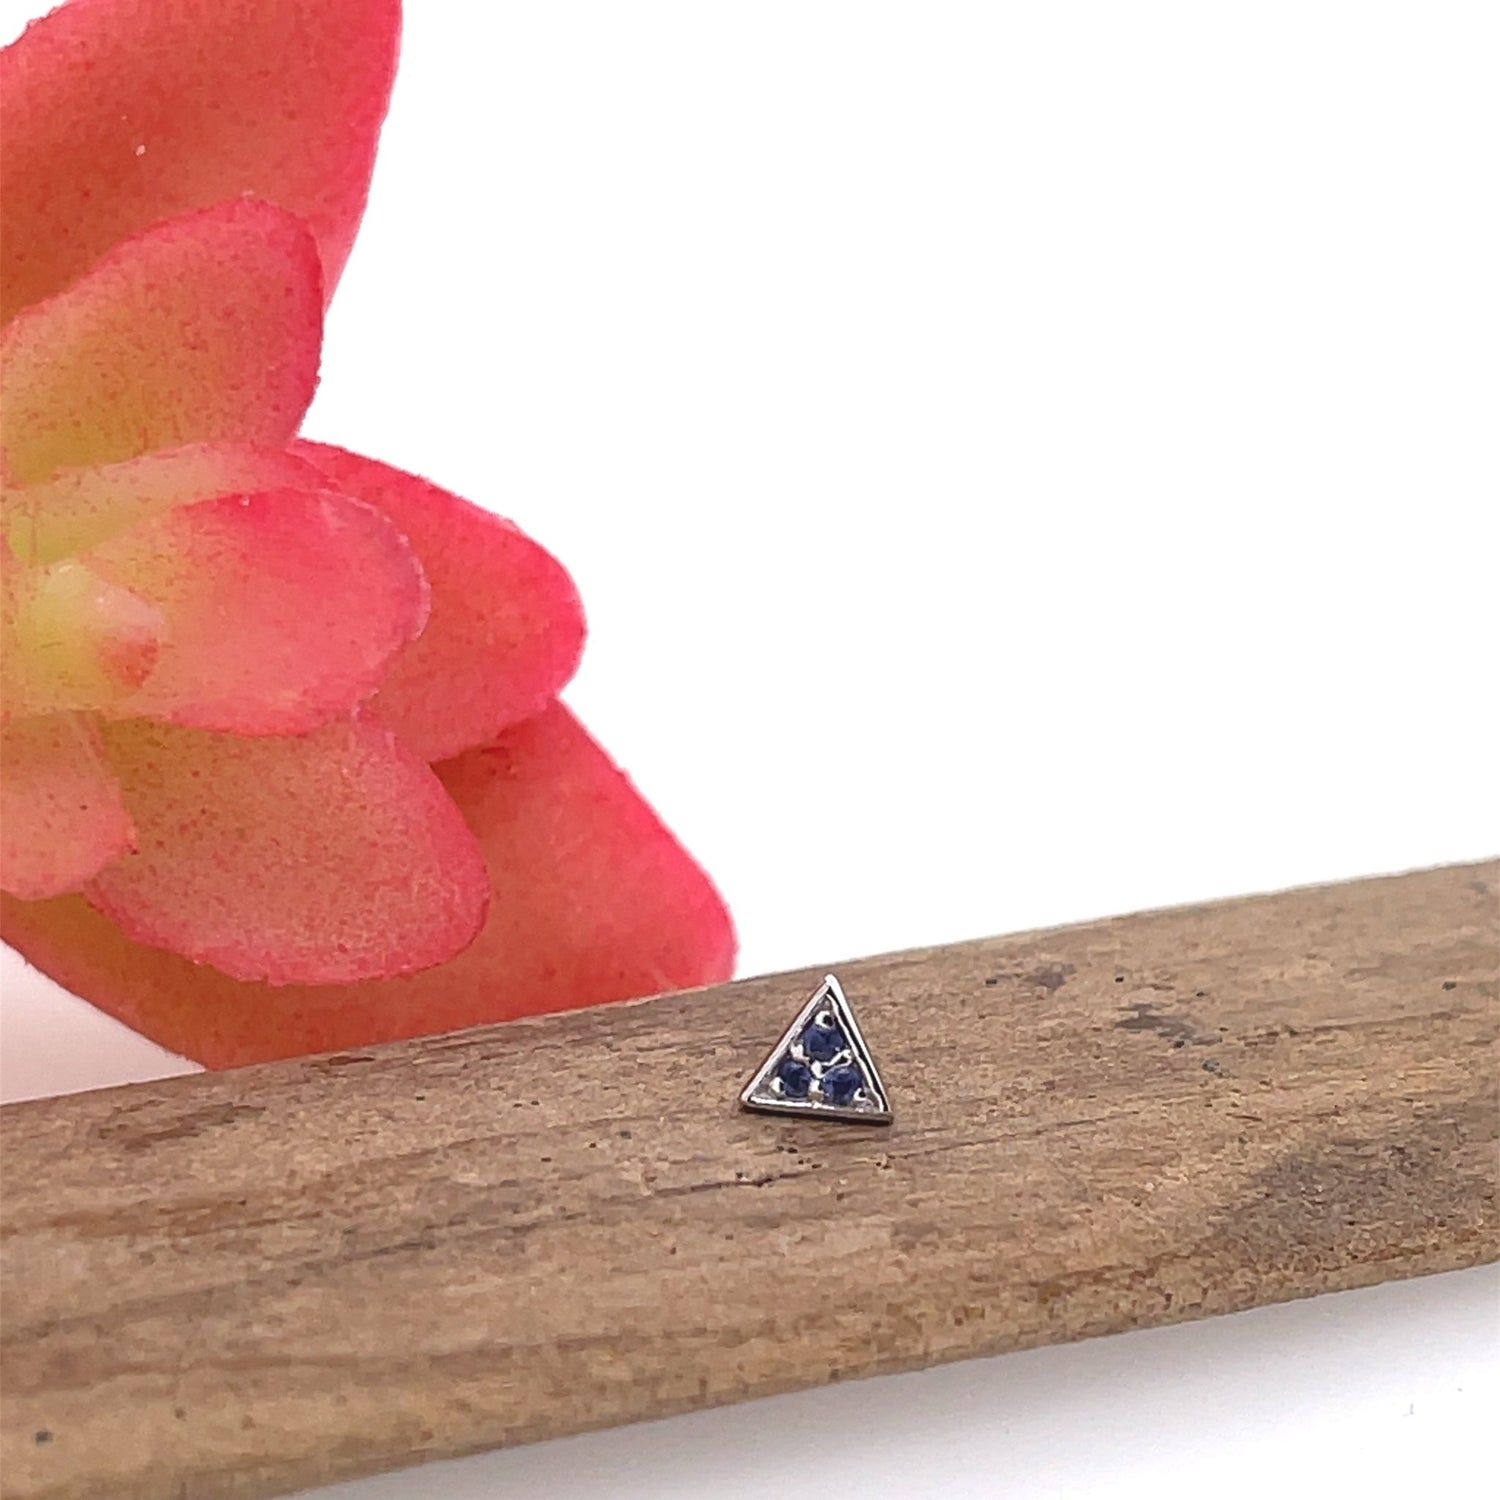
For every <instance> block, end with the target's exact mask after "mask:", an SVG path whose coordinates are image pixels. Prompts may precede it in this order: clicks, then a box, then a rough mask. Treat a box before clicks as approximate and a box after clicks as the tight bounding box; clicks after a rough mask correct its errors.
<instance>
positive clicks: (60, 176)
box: [0, 0, 400, 318]
mask: <svg viewBox="0 0 1500 1500" xmlns="http://www.w3.org/2000/svg"><path fill="white" fill-rule="evenodd" d="M399 26H400V5H399V0H200V3H184V0H73V3H72V4H69V5H65V6H63V7H62V8H61V9H59V10H55V11H53V13H52V14H51V15H49V16H47V17H46V18H45V19H43V20H41V21H37V22H34V23H33V24H32V25H31V26H29V27H28V28H27V30H26V33H25V35H23V36H22V37H21V38H20V40H19V41H17V42H16V43H14V44H13V45H12V46H10V47H8V48H6V50H5V52H4V54H3V56H0V139H3V140H4V142H5V147H4V152H3V155H0V203H3V204H4V218H3V228H0V316H3V317H4V318H9V317H11V316H12V315H13V314H14V313H15V312H16V311H17V310H18V309H20V308H22V307H24V306H26V305H28V304H29V303H33V302H38V301H40V300H41V299H42V298H44V297H50V296H53V295H55V294H56V293H57V292H59V291H60V290H62V288H63V287H65V286H66V285H68V283H69V282H71V281H73V280H74V279H75V278H77V277H78V276H80V275H82V274H83V272H84V271H86V270H87V269H88V267H89V266H90V265H92V264H93V262H94V261H95V260H97V259H98V258H99V256H101V255H103V254H104V253H105V251H107V250H108V249H109V248H110V247H111V246H112V245H115V244H117V243H118V242H119V241H121V240H123V239H128V238H129V237H130V236H131V235H134V234H138V233H139V232H140V231H141V230H143V229H146V228H148V227H149V226H150V225H152V224H155V223H157V222H158V221H160V220H162V219H167V218H172V217H174V216H176V215H178V214H183V213H188V212H191V211H192V210H194V209H200V208H207V207H208V206H209V205H210V204H214V203H218V202H221V201H222V200H225V199H229V198H239V197H243V196H246V195H254V196H255V197H258V198H266V199H269V200H271V201H273V202H276V203H280V204H282V205H283V206H284V207H285V208H287V209H289V210H290V211H291V212H292V213H294V214H297V215H298V216H299V217H301V218H303V219H305V220H306V221H307V223H308V224H309V225H310V226H311V228H312V230H313V233H314V234H315V235H316V236H317V240H318V248H319V250H320V251H321V252H322V257H323V266H324V271H325V273H326V284H327V287H328V289H329V290H330V291H331V290H332V288H333V286H334V283H335V282H336V281H337V279H338V275H339V271H340V270H341V269H342V267H343V264H344V260H345V258H346V257H347V255H348V253H349V246H350V244H351V243H352V242H353V239H354V232H355V229H356V228H357V227H358V225H359V218H360V214H361V213H362V212H363V209H364V202H365V193H366V191H367V189H368V186H369V180H370V167H371V164H372V162H373V160H374V156H375V140H376V136H377V134H378V132H379V129H380V122H381V120H382V119H383V118H384V116H385V109H386V101H387V98H388V96H389V93H390V86H391V78H392V75H393V73H394V70H395V63H396V41H397V33H398V30H399Z"/></svg>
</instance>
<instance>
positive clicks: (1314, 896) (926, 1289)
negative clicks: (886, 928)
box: [0, 865, 1500, 1500]
mask: <svg viewBox="0 0 1500 1500" xmlns="http://www.w3.org/2000/svg"><path fill="white" fill-rule="evenodd" d="M1497 889H1500V873H1497V867H1496V866H1494V865H1489V866H1472V867H1464V868H1448V869H1441V870H1433V871H1427V872H1423V873H1419V874H1413V875H1405V876H1401V877H1397V878H1393V879H1385V880H1371V881H1363V882H1358V883H1354V884H1348V885H1340V886H1331V887H1326V888H1321V889H1315V890H1305V891H1296V892H1292V893H1289V894H1285V895H1278V896H1270V897H1258V898H1254V899H1251V900H1245V901H1236V902H1230V903H1226V904H1222V905H1214V906H1205V907H1196V908H1190V909H1185V910H1178V911H1168V912H1160V913H1151V914H1147V915H1143V916H1135V917H1128V918H1123V919H1120V920H1116V921H1108V922H1097V923H1093V924H1090V925H1087V926H1081V927H1073V928H1067V929H1062V930H1057V931H1049V932H1042V933H1033V934H1028V935H1025V936H1020V937H1009V938H999V939H994V940H991V941H985V942H976V943H968V944H963V945H959V946H956V947H950V948H941V949H933V950H930V951H926V952H917V953H907V954H901V955H897V956H894V957H887V958H877V959H870V960H865V961H862V962H857V963H849V964H842V965H839V966H838V972H839V974H840V977H841V978H842V979H843V981H844V985H845V988H846V990H847V991H848V993H849V997H850V1000H851V1002H852V1003H853V1004H854V1006H855V1008H856V1011H857V1013H858V1014H859V1016H860V1019H861V1021H862V1022H863V1025H864V1029H865V1033H866V1036H867V1038H868V1040H869V1042H870V1045H871V1047H872V1048H873V1049H874V1051H875V1054H876V1057H877V1060H878V1061H879V1063H880V1065H881V1068H882V1071H883V1072H884V1074H885V1077H886V1082H887V1084H888V1086H889V1087H890V1089H891V1093H892V1099H893V1105H894V1108H895V1110H896V1124H895V1126H894V1127H893V1128H891V1129H889V1130H882V1129H879V1128H876V1127H864V1126H841V1125H836V1124H827V1123H818V1122H814V1121H807V1120H795V1119H778V1118H773V1117H768V1116H764V1115H749V1114H742V1113H740V1112H739V1111H738V1110H737V1109H736V1108H735V1107H734V1101H735V1095H736V1093H737V1091H738V1089H739V1087H740V1085H741V1084H742V1082H743V1080H744V1078H745V1077H746V1076H747V1075H748V1073H749V1072H750V1070H751V1069H752V1068H753V1067H754V1066H755V1064H756V1063H757V1062H758V1061H759V1060H760V1058H761V1056H762V1054H763V1051H764V1049H765V1048H766V1047H767V1045H769V1043H770V1041H772V1040H773V1039H774V1038H775V1036H776V1035H777V1033H778V1031H779V1029H780V1028H781V1027H782V1026H783V1025H784V1024H785V1022H786V1020H787V1018H788V1017H789V1016H790V1014H791V1013H792V1012H793V1011H794V1010H795V1008H796V1007H797V1005H798V1004H799V1003H800V1002H801V1000H802V999H803V998H804V996H805V994H806V993H807V992H808V990H809V989H810V987H811V985H812V984H813V983H814V982H815V981H816V979H817V978H819V977H821V971H818V972H813V971H808V972H806V973H799V974H795V975H790V976H782V977H778V978H767V979H755V980H747V981H744V982H741V983H738V984H734V985H729V986H725V987H723V988H720V989H717V990H715V991H712V992H700V993H695V994H687V995H679V996H669V997H665V998H661V999H656V1000H650V1001H645V1002H641V1003H637V1004H631V1005H623V1006H614V1007H611V1008H608V1009H604V1010H596V1011H590V1012H578V1013H574V1014H571V1015H564V1016H555V1017H548V1018H542V1019H538V1020H535V1021H523V1022H515V1023H512V1024H510V1025H507V1026H501V1027H494V1028H488V1029H483V1030H477V1031H471V1032H466V1033H463V1034H459V1035H451V1036H441V1037H435V1038H430V1039H427V1040H422V1041H414V1042H407V1043H401V1044H398V1045H395V1046H390V1047H384V1048H377V1049H372V1050H370V1051H367V1052H366V1051H361V1052H354V1053H348V1054H340V1055H333V1056H326V1057H319V1058H311V1059H306V1060H302V1061H298V1062H292V1063H278V1064H272V1065H268V1066H262V1067H255V1068H246V1069H243V1070H240V1071H237V1072H230V1073H221V1074H216V1075H205V1076H202V1077H194V1078H182V1079H173V1080H171V1081H169V1082H164V1083H159V1084H151V1085H138V1086H134V1087H130V1088H124V1089H116V1090H110V1091H107V1092H101V1093H96V1094H89V1095H79V1096H74V1097H71V1098H63V1099H57V1100H47V1101H42V1102H35V1103H28V1104H19V1105H14V1106H11V1107H10V1108H8V1109H6V1110H4V1111H3V1112H0V1152H3V1154H0V1164H3V1173H4V1177H3V1192H4V1226H3V1227H4V1235H5V1243H4V1254H3V1280H0V1320H3V1321H0V1379H3V1398H4V1401H3V1436H0V1458H3V1479H4V1494H5V1495H6V1497H8V1500H36V1497H68V1500H92V1497H96V1496H97V1497H109V1500H132V1497H143V1496H149V1497H162V1500H168V1497H170V1500H206V1497H222V1496H232V1497H246V1496H265V1495H272V1494H276V1493H279V1492H284V1491H287V1490H291V1489H295V1488H298V1487H301V1486H304V1485H311V1484H314V1483H317V1482H320V1481H326V1480H332V1479H337V1478H347V1477H350V1476H353V1475H356V1474H360V1473H364V1472H368V1471H372V1470H377V1469H382V1468H388V1467H393V1466H396V1465H400V1464H405V1463H411V1462H414V1461H417V1460H420V1459H423V1458H431V1457H438V1456H448V1455H453V1454H458V1453H464V1452H469V1451H472V1450H475V1449H480V1448H485V1447H489V1446H493V1445H498V1444H508V1443H520V1442H526V1441H529V1440H531V1439H536V1438H543V1437H550V1436H555V1435H558V1434H561V1433H567V1432H573V1431H577V1430H579V1429H583V1428H589V1427H598V1426H603V1425H607V1424H612V1423H617V1422H626V1421H632V1420H635V1419H638V1418H643V1417H654V1416H661V1415H664V1414H666V1413H670V1412H678V1411H684V1410H687V1409H690V1408H694V1407H701V1406H707V1405H711V1404H715V1403H720V1402H726V1401H735V1400H740V1399H742V1398H744V1397H748V1396H757V1395H763V1394H767V1393H770V1392H773V1391H784V1390H788V1389H792V1388H796V1387H801V1386H810V1385H816V1384H819V1383H821V1382H824V1381H831V1380H840V1379H845V1378H849V1377H853V1376H858V1375H868V1374H873V1373H876V1372H879V1371H888V1370H900V1369H907V1368H911V1367H914V1366H922V1365H930V1364H933V1363H936V1362H938V1361H942V1360H951V1359H961V1358H966V1357H969V1356H973V1355H979V1354H989V1353H993V1352H996V1351H1000V1350H1007V1349H1015V1348H1019V1347H1023V1346H1027V1345H1035V1344H1041V1343H1047V1342H1051V1341H1055V1340H1061V1339H1074V1338H1080V1337H1083V1336H1086V1335H1090V1334H1098V1333H1109V1332H1113V1331H1115V1330H1119V1329H1125V1328H1133V1327H1139V1326H1142V1325H1146V1324H1155V1323H1164V1322H1171V1321H1174V1320H1177V1319H1183V1318H1193V1317H1200V1316H1203V1315H1205V1314H1209V1313H1218V1312H1226V1311H1229V1310H1231V1309H1235V1308H1243V1307H1248V1306H1250V1305H1252V1304H1256V1303H1265V1302H1274V1301H1277V1300H1280V1299H1284V1298H1289V1297H1298V1296H1304V1295H1307V1294H1309V1293H1313V1292H1320V1291H1324V1290H1329V1289H1334V1288H1342V1287H1353V1286H1360V1285H1364V1284H1366V1283H1370V1282H1375V1281H1380V1280H1383V1279H1386V1278H1389V1277H1395V1276H1410V1275H1416V1274H1420V1273H1423V1272H1430V1271H1441V1270H1446V1269H1449V1268H1454V1267H1459V1266H1466V1265H1471V1264H1473V1263H1475V1262H1478V1261H1482V1260H1486V1259H1492V1258H1494V1257H1495V1256H1496V1254H1497V1218H1496V1136H1497V1121H1500V1100H1497V1084H1496V1056H1497V1054H1496V1047H1495V1042H1496V1032H1497V1024H1496V1023H1497V997H1496V936H1497V921H1496V916H1497V908H1496V894H1495V893H1496V891H1497Z"/></svg>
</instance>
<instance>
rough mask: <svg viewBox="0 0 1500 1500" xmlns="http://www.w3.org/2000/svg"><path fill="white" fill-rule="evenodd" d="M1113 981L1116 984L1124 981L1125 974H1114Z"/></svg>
mask: <svg viewBox="0 0 1500 1500" xmlns="http://www.w3.org/2000/svg"><path fill="white" fill-rule="evenodd" d="M1115 983H1116V984H1124V983H1125V976H1124V975H1123V974H1116V975H1115Z"/></svg>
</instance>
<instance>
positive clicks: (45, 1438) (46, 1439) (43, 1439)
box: [32, 1427, 52, 1446]
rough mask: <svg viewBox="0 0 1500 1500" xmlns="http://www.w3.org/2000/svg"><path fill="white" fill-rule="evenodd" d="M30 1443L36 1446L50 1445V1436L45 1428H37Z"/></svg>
mask: <svg viewBox="0 0 1500 1500" xmlns="http://www.w3.org/2000/svg"><path fill="white" fill-rule="evenodd" d="M32 1441H33V1442H35V1443H36V1444H38V1446H40V1445H41V1444H42V1443H50V1442H51V1441H52V1434H51V1433H50V1432H49V1431H48V1430H47V1429H46V1428H45V1427H42V1428H39V1429H38V1430H37V1434H36V1436H35V1437H34V1438H33V1439H32Z"/></svg>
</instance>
